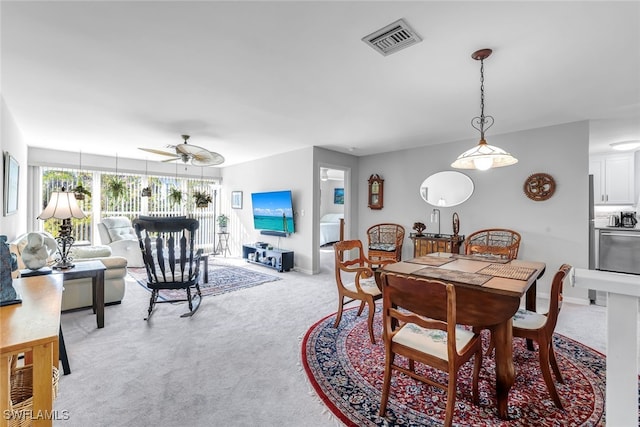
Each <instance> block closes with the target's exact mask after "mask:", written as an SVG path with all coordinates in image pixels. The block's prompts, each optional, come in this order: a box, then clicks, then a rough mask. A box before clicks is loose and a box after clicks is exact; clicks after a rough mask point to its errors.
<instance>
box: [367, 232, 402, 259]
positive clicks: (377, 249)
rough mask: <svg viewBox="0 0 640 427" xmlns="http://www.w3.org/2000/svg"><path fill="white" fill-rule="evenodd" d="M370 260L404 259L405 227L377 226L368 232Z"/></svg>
mask: <svg viewBox="0 0 640 427" xmlns="http://www.w3.org/2000/svg"><path fill="white" fill-rule="evenodd" d="M367 238H368V245H367V250H368V255H369V259H372V260H381V259H389V258H391V259H394V260H396V261H400V260H401V259H402V244H403V242H404V227H403V226H401V225H399V224H392V223H384V224H375V225H372V226H371V227H369V229H368V230H367Z"/></svg>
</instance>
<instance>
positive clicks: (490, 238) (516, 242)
mask: <svg viewBox="0 0 640 427" xmlns="http://www.w3.org/2000/svg"><path fill="white" fill-rule="evenodd" d="M519 248H520V233H518V232H517V231H514V230H509V229H507V228H487V229H484V230H478V231H474V232H473V233H471V234H469V235H468V236H467V238H466V239H465V241H464V251H465V252H464V253H465V254H466V255H476V254H477V255H492V256H497V257H500V258H505V259H516V258H518V249H519Z"/></svg>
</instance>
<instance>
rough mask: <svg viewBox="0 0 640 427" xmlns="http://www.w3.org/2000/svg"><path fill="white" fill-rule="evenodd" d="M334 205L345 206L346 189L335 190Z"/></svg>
mask: <svg viewBox="0 0 640 427" xmlns="http://www.w3.org/2000/svg"><path fill="white" fill-rule="evenodd" d="M333 204H334V205H344V188H334V189H333Z"/></svg>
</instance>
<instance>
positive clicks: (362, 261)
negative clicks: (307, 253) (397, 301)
mask: <svg viewBox="0 0 640 427" xmlns="http://www.w3.org/2000/svg"><path fill="white" fill-rule="evenodd" d="M333 247H334V249H335V275H336V285H337V286H338V313H337V314H336V321H335V323H334V325H333V327H334V328H337V327H338V325H339V324H340V321H341V320H342V310H343V308H344V306H345V305H347V304H349V303H351V302H353V301H356V300H359V301H361V302H360V308H359V309H358V316H360V315H361V314H362V311H363V310H364V307H365V305H368V307H369V313H368V324H369V337H370V339H371V343H372V344H375V343H376V340H375V338H374V336H373V315H374V314H375V310H376V305H375V302H376V301H377V300H379V299H380V298H382V292H381V291H380V289H379V288H378V285H377V284H376V281H375V277H374V270H375V269H376V268H378V267H380V266H382V265H385V264H391V263H394V262H395V260H392V259H386V260H375V261H374V260H371V259H369V258H368V257H367V256H366V255H365V253H364V249H363V248H362V242H361V241H360V240H341V241H339V242H336V243H334V244H333ZM345 298H348V299H347V300H346V301H345Z"/></svg>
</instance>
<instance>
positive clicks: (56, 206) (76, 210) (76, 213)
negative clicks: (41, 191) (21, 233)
mask: <svg viewBox="0 0 640 427" xmlns="http://www.w3.org/2000/svg"><path fill="white" fill-rule="evenodd" d="M85 216H86V215H85V214H84V212H82V209H80V207H79V206H78V203H77V202H76V196H75V195H74V194H73V193H71V192H66V191H54V192H53V193H51V198H50V199H49V204H48V205H47V207H46V208H44V210H43V211H42V213H41V214H40V215H38V219H49V218H56V219H69V218H78V219H80V218H84V217H85Z"/></svg>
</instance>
